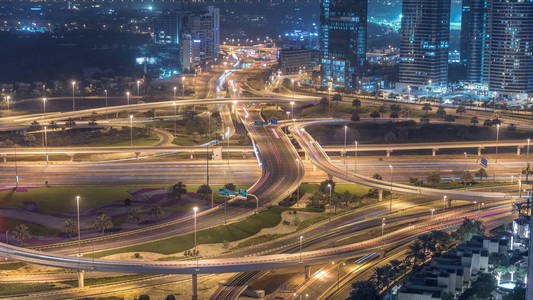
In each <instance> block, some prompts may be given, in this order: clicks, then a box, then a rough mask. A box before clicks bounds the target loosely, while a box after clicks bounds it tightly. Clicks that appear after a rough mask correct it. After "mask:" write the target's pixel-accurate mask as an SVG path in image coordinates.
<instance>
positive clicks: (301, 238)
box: [300, 235, 304, 263]
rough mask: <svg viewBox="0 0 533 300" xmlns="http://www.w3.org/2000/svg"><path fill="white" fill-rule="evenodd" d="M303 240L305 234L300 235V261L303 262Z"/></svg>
mask: <svg viewBox="0 0 533 300" xmlns="http://www.w3.org/2000/svg"><path fill="white" fill-rule="evenodd" d="M303 240H304V236H303V235H300V263H302V262H303V260H302V243H303Z"/></svg>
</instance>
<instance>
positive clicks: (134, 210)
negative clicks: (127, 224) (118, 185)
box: [128, 207, 143, 224]
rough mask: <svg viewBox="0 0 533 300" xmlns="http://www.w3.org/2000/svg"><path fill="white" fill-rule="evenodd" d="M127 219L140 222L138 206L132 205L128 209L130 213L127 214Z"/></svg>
mask: <svg viewBox="0 0 533 300" xmlns="http://www.w3.org/2000/svg"><path fill="white" fill-rule="evenodd" d="M128 219H132V220H133V221H135V222H136V223H137V224H139V223H141V222H142V220H143V216H142V211H141V209H140V208H138V207H134V208H132V209H131V210H130V215H129V216H128Z"/></svg>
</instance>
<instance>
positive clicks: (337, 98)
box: [331, 93, 342, 103]
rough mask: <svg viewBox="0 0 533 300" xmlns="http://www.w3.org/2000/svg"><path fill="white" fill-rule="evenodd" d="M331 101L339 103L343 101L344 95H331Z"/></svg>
mask: <svg viewBox="0 0 533 300" xmlns="http://www.w3.org/2000/svg"><path fill="white" fill-rule="evenodd" d="M331 101H333V102H335V103H339V102H341V101H342V96H341V94H339V93H336V94H335V95H333V97H331Z"/></svg>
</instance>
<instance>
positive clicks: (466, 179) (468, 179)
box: [461, 170, 474, 189]
mask: <svg viewBox="0 0 533 300" xmlns="http://www.w3.org/2000/svg"><path fill="white" fill-rule="evenodd" d="M461 181H462V182H463V185H464V187H465V189H466V186H467V185H469V184H471V183H472V182H474V176H473V175H472V172H470V171H468V170H465V171H463V174H461Z"/></svg>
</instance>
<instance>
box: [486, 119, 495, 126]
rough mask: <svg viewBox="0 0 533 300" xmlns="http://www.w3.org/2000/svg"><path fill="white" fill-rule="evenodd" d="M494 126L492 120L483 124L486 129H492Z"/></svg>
mask: <svg viewBox="0 0 533 300" xmlns="http://www.w3.org/2000/svg"><path fill="white" fill-rule="evenodd" d="M492 125H494V124H493V123H492V120H491V119H486V120H485V121H484V122H483V126H485V127H491V126H492Z"/></svg>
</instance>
